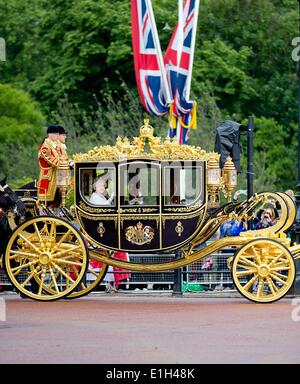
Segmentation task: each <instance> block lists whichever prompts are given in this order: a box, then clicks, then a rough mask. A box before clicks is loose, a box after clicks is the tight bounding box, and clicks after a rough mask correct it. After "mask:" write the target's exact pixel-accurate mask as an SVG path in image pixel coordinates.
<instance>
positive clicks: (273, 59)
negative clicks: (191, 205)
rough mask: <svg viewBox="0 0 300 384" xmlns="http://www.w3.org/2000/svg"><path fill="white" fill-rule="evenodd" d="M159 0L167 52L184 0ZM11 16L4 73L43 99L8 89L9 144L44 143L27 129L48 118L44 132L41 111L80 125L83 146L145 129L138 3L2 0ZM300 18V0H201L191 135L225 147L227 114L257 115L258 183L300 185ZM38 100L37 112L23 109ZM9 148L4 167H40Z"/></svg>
mask: <svg viewBox="0 0 300 384" xmlns="http://www.w3.org/2000/svg"><path fill="white" fill-rule="evenodd" d="M153 6H154V12H155V15H156V20H157V25H158V30H159V35H160V38H161V43H162V48H163V49H165V48H166V47H167V45H168V42H169V40H170V37H171V34H172V31H171V30H168V29H166V28H164V26H165V25H166V23H168V24H169V25H170V26H171V28H172V29H173V28H174V26H175V25H176V19H177V2H176V1H170V0H153ZM0 13H1V15H5V18H4V19H3V21H2V23H1V24H0V36H1V37H4V38H5V39H6V44H7V61H6V62H0V82H1V83H4V84H9V85H11V86H13V87H15V88H19V89H22V90H25V91H27V92H28V93H29V94H30V95H31V96H32V97H33V98H34V99H35V100H36V102H37V103H39V107H38V106H33V104H32V102H31V101H30V100H29V99H28V100H27V102H26V100H25V99H24V98H23V99H22V102H21V101H20V103H16V104H17V105H15V106H13V105H12V104H6V101H5V100H6V97H5V92H8V91H7V90H6V91H5V90H4V89H3V88H0V112H1V115H0V116H1V118H0V135H1V134H2V133H1V132H2V131H4V128H5V127H6V130H7V133H6V135H7V136H5V137H4V136H1V138H2V140H4V141H5V142H6V143H7V145H10V144H9V143H10V142H11V139H12V140H13V138H14V137H18V143H19V145H20V146H22V145H23V147H24V148H28V146H29V147H30V149H32V148H33V147H32V142H30V143H29V141H30V139H29V135H27V134H26V126H27V127H29V126H31V125H32V126H33V127H38V126H39V127H40V128H41V130H40V132H38V131H35V130H34V132H36V137H38V136H41V135H42V132H43V131H42V124H41V123H40V121H41V120H39V119H38V117H37V116H40V113H39V112H38V110H39V108H40V109H41V110H42V111H43V113H44V115H45V116H48V121H49V122H52V121H54V120H56V121H59V122H61V123H62V124H64V125H65V126H66V127H67V129H68V130H69V131H70V132H71V135H70V139H69V146H70V149H71V150H72V151H73V152H75V151H79V150H86V149H88V148H89V147H91V146H93V145H94V144H95V143H96V142H97V144H101V143H106V142H112V141H114V139H115V136H116V135H117V134H127V135H129V136H133V135H135V134H136V129H137V127H138V126H139V125H140V123H141V120H142V118H143V116H144V115H145V113H144V112H143V110H142V108H141V105H140V103H139V102H138V96H137V93H136V85H135V79H134V67H133V56H132V47H131V25H130V1H129V0H114V1H109V0H52V1H51V2H49V1H46V0H22V1H19V0H10V1H7V0H0ZM297 22H298V3H297V2H296V1H294V0H202V1H201V10H200V16H199V28H198V37H197V47H196V56H195V63H194V72H193V83H192V94H193V97H195V98H196V99H198V102H199V114H198V127H199V128H198V130H197V131H194V132H191V143H193V144H198V145H201V146H202V147H204V148H206V149H213V143H214V137H215V128H216V127H217V125H218V124H219V122H220V121H222V119H233V120H237V121H242V120H244V119H245V118H246V117H247V116H248V115H249V114H253V115H255V116H256V123H257V134H256V137H255V148H256V153H255V156H256V172H257V177H256V183H257V184H256V187H257V190H263V189H267V188H273V189H275V188H277V189H281V190H282V189H287V188H293V187H294V185H295V180H296V128H295V126H296V125H295V124H296V121H297V74H296V63H295V62H293V60H292V58H291V52H292V46H291V41H292V39H293V38H294V37H295V36H297V33H298V30H297ZM125 83H126V84H125ZM11 92H13V91H12V90H11ZM20 97H21V96H20ZM24 97H25V96H24ZM12 99H14V97H10V96H9V97H8V100H12ZM26 103H28V109H29V111H31V112H34V113H33V115H32V116H31V117H29V115H28V113H27V112H28V111H27V112H26V111H25V110H23V111H21V110H20V109H18V110H16V107H17V106H18V104H20V105H25V104H26ZM24 108H25V106H24ZM25 109H26V108H25ZM3 111H4V112H3ZM20 115H22V117H20ZM34 116H35V117H34ZM11 119H15V121H12V120H11ZM153 120H154V125H155V126H158V127H159V131H160V132H166V131H167V129H166V119H153ZM28 124H29V125H28ZM3 127H4V128H3ZM120 127H121V128H120ZM8 128H9V129H8ZM28 140H29V141H28ZM35 145H36V147H37V145H38V140H37V142H36V143H35ZM23 152H24V153H25V152H26V151H25V150H24V151H22V153H23ZM9 156H11V157H8V158H6V159H5V161H6V162H5V164H7V160H10V162H11V166H10V167H8V166H7V165H4V163H3V155H2V156H1V159H2V160H1V161H2V163H1V172H0V173H3V172H2V171H3V170H4V171H9V173H10V175H11V177H14V179H16V178H20V175H22V174H23V175H24V176H31V175H32V173H30V172H32V169H31V167H23V168H22V167H21V166H20V164H17V165H16V163H15V162H14V160H13V158H14V155H13V154H11V155H9ZM244 160H245V159H243V161H244ZM17 166H18V167H19V168H18V169H16V167H17ZM29 168H30V169H29ZM243 177H244V178H245V174H244V175H243ZM243 182H244V181H243Z"/></svg>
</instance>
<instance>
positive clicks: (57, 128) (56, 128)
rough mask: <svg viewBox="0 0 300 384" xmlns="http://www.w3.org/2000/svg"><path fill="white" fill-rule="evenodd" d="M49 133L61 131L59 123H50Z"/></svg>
mask: <svg viewBox="0 0 300 384" xmlns="http://www.w3.org/2000/svg"><path fill="white" fill-rule="evenodd" d="M49 133H59V126H58V125H49V127H48V128H47V134H49Z"/></svg>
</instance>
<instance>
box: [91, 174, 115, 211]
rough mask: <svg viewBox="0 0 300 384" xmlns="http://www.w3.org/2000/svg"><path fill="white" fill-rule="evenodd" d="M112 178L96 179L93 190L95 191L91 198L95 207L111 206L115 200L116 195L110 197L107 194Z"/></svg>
mask: <svg viewBox="0 0 300 384" xmlns="http://www.w3.org/2000/svg"><path fill="white" fill-rule="evenodd" d="M109 180H111V179H110V176H108V175H102V176H99V177H97V178H96V179H95V181H94V184H93V188H94V191H95V192H93V193H92V195H91V197H90V203H91V204H94V205H111V204H112V203H113V199H114V193H112V194H111V196H109V194H108V192H107V188H108V182H109Z"/></svg>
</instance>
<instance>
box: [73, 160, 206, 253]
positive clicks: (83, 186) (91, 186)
mask: <svg viewBox="0 0 300 384" xmlns="http://www.w3.org/2000/svg"><path fill="white" fill-rule="evenodd" d="M75 179H76V180H75V186H76V187H75V207H76V214H77V217H78V220H79V222H80V226H81V228H82V230H84V232H85V233H86V234H87V235H88V238H90V239H91V240H92V242H94V243H96V244H97V245H99V246H101V247H103V248H104V249H108V250H118V251H125V252H132V253H142V252H147V253H148V252H149V253H151V252H158V251H167V250H168V251H170V250H175V249H178V248H180V247H183V246H184V245H185V244H187V243H188V242H190V241H191V240H192V238H193V237H195V236H196V235H197V233H198V232H199V230H200V229H201V223H202V222H203V219H204V216H205V213H206V208H207V191H206V161H200V160H196V161H183V160H178V161H173V160H172V161H171V162H168V161H156V160H147V159H142V160H137V159H135V160H127V161H119V162H106V161H100V162H93V161H91V162H79V163H76V164H75ZM98 179H104V180H109V181H108V183H107V184H106V186H108V184H109V187H108V188H107V201H105V202H104V201H103V199H102V200H100V201H96V202H95V199H94V197H95V182H96V181H97V180H98ZM132 180H134V183H132ZM132 185H133V187H132ZM134 188H135V190H134Z"/></svg>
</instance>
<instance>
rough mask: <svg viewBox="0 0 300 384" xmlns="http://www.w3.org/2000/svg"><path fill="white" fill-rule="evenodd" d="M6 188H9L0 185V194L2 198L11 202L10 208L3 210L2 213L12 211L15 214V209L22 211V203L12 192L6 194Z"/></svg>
mask: <svg viewBox="0 0 300 384" xmlns="http://www.w3.org/2000/svg"><path fill="white" fill-rule="evenodd" d="M7 188H9V187H8V185H7V184H5V185H4V186H2V185H0V192H2V193H3V194H4V195H3V196H4V197H5V198H6V199H8V200H9V201H10V202H11V204H12V206H11V207H9V208H7V209H4V208H3V213H5V214H7V213H8V212H10V211H14V212H15V213H16V209H20V211H22V210H24V208H25V206H24V204H23V203H22V201H21V200H20V199H19V198H18V196H17V195H16V194H15V193H14V192H13V191H12V190H10V192H11V193H10V192H7V191H6V190H7ZM23 206H24V207H23ZM25 209H26V208H25Z"/></svg>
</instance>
